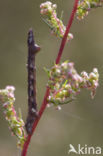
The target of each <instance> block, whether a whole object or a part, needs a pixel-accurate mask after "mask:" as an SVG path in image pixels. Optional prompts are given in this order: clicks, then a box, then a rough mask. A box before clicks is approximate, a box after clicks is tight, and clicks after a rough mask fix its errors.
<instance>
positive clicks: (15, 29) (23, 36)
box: [0, 0, 103, 156]
mask: <svg viewBox="0 0 103 156" xmlns="http://www.w3.org/2000/svg"><path fill="white" fill-rule="evenodd" d="M41 2H44V1H43V0H29V1H28V0H22V1H20V0H18V1H17V0H16V1H13V0H8V1H5V0H4V1H3V0H0V21H1V22H0V88H1V89H2V88H4V87H5V86H6V85H14V86H15V87H16V92H15V95H16V103H15V107H16V110H17V111H18V108H21V109H22V113H23V118H24V120H25V119H26V115H27V70H26V62H27V44H26V43H27V32H28V29H29V28H30V27H32V28H33V29H34V33H35V39H36V42H37V43H38V44H39V45H40V46H41V48H42V50H41V52H40V53H39V54H38V55H37V60H36V64H37V94H38V95H37V100H38V105H39V107H40V105H41V101H42V99H43V96H44V93H45V86H46V82H47V75H46V73H45V72H44V70H43V67H48V68H49V67H51V66H52V65H53V63H54V60H55V58H56V56H57V52H58V49H59V45H60V42H61V40H60V39H57V38H56V37H55V36H51V35H50V31H49V29H48V26H47V25H46V24H45V23H44V22H43V21H42V19H41V16H40V13H39V11H40V9H39V5H40V3H41ZM52 2H54V3H57V5H58V15H59V16H60V14H61V11H62V10H63V11H64V15H63V18H64V23H65V24H67V21H68V18H69V16H70V13H71V10H72V6H73V1H72V0H69V1H68V0H65V1H63V0H52ZM102 29H103V8H99V9H96V10H93V11H92V12H91V13H90V14H89V16H87V17H86V18H85V19H84V20H82V21H78V20H77V19H75V21H74V23H73V25H72V28H71V32H72V33H73V35H74V39H73V40H72V41H71V42H70V43H68V44H67V45H66V47H65V50H64V53H63V57H62V61H64V60H67V59H69V60H70V61H73V62H75V67H76V69H78V72H81V71H83V70H86V71H87V72H90V71H92V68H93V67H97V68H98V70H99V72H100V86H99V88H98V89H97V94H96V96H95V98H94V100H92V99H91V98H90V95H89V93H88V92H87V91H84V92H82V93H81V94H80V95H79V96H78V98H77V100H76V101H75V102H73V103H71V104H68V105H65V106H63V108H62V110H61V111H56V110H55V109H54V108H49V109H46V111H45V113H44V114H43V117H42V118H41V120H40V123H39V125H38V127H37V129H36V131H35V134H34V136H33V138H32V141H31V144H30V147H29V151H28V155H29V156H34V155H36V156H52V155H56V156H67V155H68V149H69V144H70V143H71V144H73V145H74V146H75V147H77V144H79V143H80V144H81V145H85V144H87V145H88V146H89V145H90V146H91V145H92V146H100V147H102V146H103V141H102V135H103V134H102V133H103V103H102V101H103V100H102V92H103V80H102V79H103V61H102V60H103V31H102ZM0 110H1V109H0ZM19 153H20V152H19V151H18V150H17V149H16V142H15V138H14V137H11V134H10V131H9V129H8V125H7V122H6V121H5V119H4V117H3V113H2V111H0V154H1V155H2V156H6V155H8V156H14V155H15V156H18V155H20V154H19ZM71 155H72V154H71Z"/></svg>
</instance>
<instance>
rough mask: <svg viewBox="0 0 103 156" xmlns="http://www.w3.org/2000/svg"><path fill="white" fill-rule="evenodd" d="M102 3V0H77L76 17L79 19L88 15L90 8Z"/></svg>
mask: <svg viewBox="0 0 103 156" xmlns="http://www.w3.org/2000/svg"><path fill="white" fill-rule="evenodd" d="M102 4H103V0H79V4H78V8H77V18H78V19H79V20H81V19H83V18H84V17H85V16H87V15H88V13H89V11H90V10H91V9H92V8H97V7H101V6H102Z"/></svg>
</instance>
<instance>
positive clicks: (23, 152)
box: [21, 0, 79, 156]
mask: <svg viewBox="0 0 103 156" xmlns="http://www.w3.org/2000/svg"><path fill="white" fill-rule="evenodd" d="M78 1H79V0H75V3H74V6H73V10H72V13H71V16H70V19H69V21H68V24H67V27H66V31H65V34H64V37H63V39H62V42H61V45H60V49H59V52H58V56H57V58H56V64H58V63H59V62H60V59H61V56H62V53H63V49H64V46H65V44H66V40H67V36H68V33H69V30H70V28H71V24H72V22H73V19H74V15H75V13H76V10H77V6H78ZM49 91H50V90H49V88H47V89H46V93H45V96H44V99H43V102H42V105H41V108H40V111H39V118H37V119H36V120H35V122H34V125H33V129H32V134H29V135H28V137H27V140H26V142H25V143H24V147H23V150H22V154H21V156H26V154H27V150H28V146H29V144H30V140H31V137H32V135H33V133H34V131H35V129H36V127H37V125H38V122H39V120H40V118H41V116H42V114H43V112H44V110H45V108H46V106H47V98H48V96H49Z"/></svg>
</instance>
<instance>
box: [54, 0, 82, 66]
mask: <svg viewBox="0 0 103 156" xmlns="http://www.w3.org/2000/svg"><path fill="white" fill-rule="evenodd" d="M78 1H79V0H75V3H74V7H73V9H72V13H71V16H70V19H69V21H68V24H67V27H66V31H65V34H64V36H63V39H62V42H61V45H60V49H59V52H58V56H57V59H56V64H58V63H59V62H60V59H61V55H62V53H63V49H64V46H65V44H66V41H67V36H68V33H69V31H70V28H71V25H72V22H73V19H74V15H75V13H76V10H77V6H78Z"/></svg>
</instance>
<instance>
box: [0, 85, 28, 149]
mask: <svg viewBox="0 0 103 156" xmlns="http://www.w3.org/2000/svg"><path fill="white" fill-rule="evenodd" d="M14 90H15V88H14V87H13V86H7V87H6V88H5V89H2V90H0V103H1V104H3V112H4V115H5V118H6V120H7V121H8V123H9V129H10V130H11V132H12V134H13V135H15V136H16V137H17V138H18V147H20V148H22V147H23V144H24V142H25V139H26V136H25V131H24V122H23V120H22V118H21V117H20V116H19V117H17V115H16V111H15V109H14V106H13V104H14V102H15V97H14Z"/></svg>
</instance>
